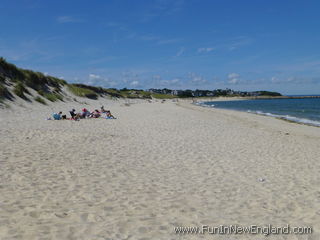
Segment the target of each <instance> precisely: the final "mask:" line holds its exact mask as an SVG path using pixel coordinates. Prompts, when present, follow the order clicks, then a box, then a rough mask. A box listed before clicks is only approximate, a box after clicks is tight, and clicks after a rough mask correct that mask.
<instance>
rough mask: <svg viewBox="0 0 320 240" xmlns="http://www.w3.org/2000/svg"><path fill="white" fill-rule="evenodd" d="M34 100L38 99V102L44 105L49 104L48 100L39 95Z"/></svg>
mask: <svg viewBox="0 0 320 240" xmlns="http://www.w3.org/2000/svg"><path fill="white" fill-rule="evenodd" d="M34 100H36V101H37V102H39V103H41V104H43V105H47V103H46V101H45V100H44V99H42V98H41V97H39V96H37V97H35V98H34Z"/></svg>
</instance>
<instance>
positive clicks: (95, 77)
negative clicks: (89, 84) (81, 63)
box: [89, 73, 101, 80]
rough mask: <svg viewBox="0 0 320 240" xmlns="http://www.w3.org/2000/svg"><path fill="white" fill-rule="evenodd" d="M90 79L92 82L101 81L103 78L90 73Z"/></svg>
mask: <svg viewBox="0 0 320 240" xmlns="http://www.w3.org/2000/svg"><path fill="white" fill-rule="evenodd" d="M89 79H90V80H96V79H101V77H100V76H99V75H95V74H92V73H90V74H89Z"/></svg>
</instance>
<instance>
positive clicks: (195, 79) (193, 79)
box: [189, 72, 207, 85]
mask: <svg viewBox="0 0 320 240" xmlns="http://www.w3.org/2000/svg"><path fill="white" fill-rule="evenodd" d="M189 79H190V83H191V84H193V85H201V84H205V83H207V80H206V79H205V78H204V77H202V76H200V75H198V74H196V73H193V72H191V73H189Z"/></svg>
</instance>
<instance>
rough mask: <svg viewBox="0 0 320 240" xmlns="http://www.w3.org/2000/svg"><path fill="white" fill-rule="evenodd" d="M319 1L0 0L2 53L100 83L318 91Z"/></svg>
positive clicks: (41, 68)
mask: <svg viewBox="0 0 320 240" xmlns="http://www.w3.org/2000/svg"><path fill="white" fill-rule="evenodd" d="M319 9H320V1H311V0H310V1H308V0H304V1H303V0H301V1H296V0H276V1H275V0H251V1H249V0H241V1H240V0H233V1H231V0H171V1H170V0H135V1H133V0H105V1H102V0H91V1H84V0H77V1H73V0H69V1H65V0H64V1H60V0H55V1H49V0H48V1H43V0H1V5H0V12H1V15H0V28H1V31H0V56H3V57H5V58H6V59H7V60H8V61H10V62H12V63H15V64H16V65H18V66H19V67H22V68H28V69H32V70H36V71H41V72H44V73H48V74H50V75H53V76H57V77H62V78H64V79H65V80H67V81H69V82H81V83H85V84H92V85H98V86H104V87H117V88H122V87H128V88H142V89H147V88H152V87H154V88H163V87H167V88H172V89H187V88H189V89H216V88H231V89H236V90H249V91H251V90H273V91H279V92H281V93H284V94H319V93H320V91H319V90H320V48H319V43H320V31H319V29H320V18H319V13H318V12H319Z"/></svg>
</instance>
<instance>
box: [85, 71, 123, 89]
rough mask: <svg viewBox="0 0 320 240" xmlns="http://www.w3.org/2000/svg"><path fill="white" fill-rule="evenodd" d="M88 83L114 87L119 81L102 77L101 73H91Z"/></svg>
mask: <svg viewBox="0 0 320 240" xmlns="http://www.w3.org/2000/svg"><path fill="white" fill-rule="evenodd" d="M86 84H88V85H94V86H99V87H113V86H115V85H116V84H117V83H116V82H115V81H112V80H111V79H110V78H108V77H101V76H100V75H97V74H93V73H90V74H89V80H88V81H87V82H86Z"/></svg>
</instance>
